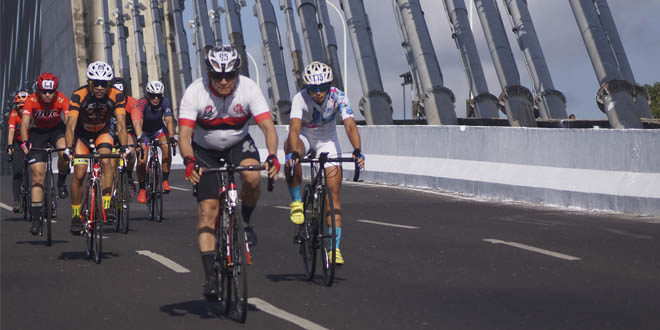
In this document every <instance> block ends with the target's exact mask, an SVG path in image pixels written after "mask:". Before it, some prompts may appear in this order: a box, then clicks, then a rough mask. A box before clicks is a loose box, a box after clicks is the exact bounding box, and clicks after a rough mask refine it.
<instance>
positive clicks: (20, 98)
mask: <svg viewBox="0 0 660 330" xmlns="http://www.w3.org/2000/svg"><path fill="white" fill-rule="evenodd" d="M29 95H30V94H28V92H26V91H19V92H18V93H16V96H14V103H16V104H19V103H25V101H27V98H28V96H29Z"/></svg>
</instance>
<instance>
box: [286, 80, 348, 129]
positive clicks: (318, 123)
mask: <svg viewBox="0 0 660 330" xmlns="http://www.w3.org/2000/svg"><path fill="white" fill-rule="evenodd" d="M337 113H339V114H341V120H342V121H343V120H346V119H348V118H353V110H352V109H351V105H350V104H349V103H348V98H347V97H346V94H344V92H342V91H341V90H339V89H337V88H335V87H330V90H329V91H328V96H327V97H326V98H325V101H324V102H323V104H321V105H319V104H318V103H316V102H315V101H314V100H313V99H312V97H311V96H310V95H309V93H307V90H302V91H300V92H298V94H296V96H294V97H293V101H292V102H291V114H290V115H289V117H290V118H291V119H293V118H298V119H301V120H302V128H301V132H300V134H301V135H304V136H306V137H312V138H314V139H316V140H332V139H335V138H336V137H337V129H336V126H337V125H336V124H335V116H336V115H337Z"/></svg>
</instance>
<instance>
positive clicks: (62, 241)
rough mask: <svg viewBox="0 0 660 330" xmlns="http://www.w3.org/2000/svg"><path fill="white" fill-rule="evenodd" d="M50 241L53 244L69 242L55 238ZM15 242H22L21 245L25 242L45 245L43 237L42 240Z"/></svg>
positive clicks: (19, 242)
mask: <svg viewBox="0 0 660 330" xmlns="http://www.w3.org/2000/svg"><path fill="white" fill-rule="evenodd" d="M51 242H52V243H53V244H61V243H69V241H65V240H55V239H54V240H52V241H51ZM16 244H22V245H25V244H29V245H46V240H45V239H44V240H37V241H18V242H16Z"/></svg>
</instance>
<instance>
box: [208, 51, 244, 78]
mask: <svg viewBox="0 0 660 330" xmlns="http://www.w3.org/2000/svg"><path fill="white" fill-rule="evenodd" d="M206 67H207V68H208V69H209V70H210V71H212V72H217V73H231V72H236V71H239V70H240V69H241V57H240V56H239V55H238V51H236V48H234V47H232V46H230V45H223V46H218V47H214V48H211V49H210V50H209V52H208V53H207V54H206Z"/></svg>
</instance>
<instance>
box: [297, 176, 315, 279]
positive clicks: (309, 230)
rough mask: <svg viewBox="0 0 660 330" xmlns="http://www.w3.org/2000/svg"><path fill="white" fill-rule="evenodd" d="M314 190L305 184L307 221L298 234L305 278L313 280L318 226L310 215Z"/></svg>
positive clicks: (304, 194) (304, 208) (304, 206)
mask: <svg viewBox="0 0 660 330" xmlns="http://www.w3.org/2000/svg"><path fill="white" fill-rule="evenodd" d="M313 195H314V194H313V190H312V186H311V185H309V184H308V185H305V190H304V191H303V196H302V199H303V214H304V215H305V221H304V222H303V223H302V224H301V225H299V226H298V235H299V238H300V255H301V257H302V261H303V266H304V268H305V279H306V280H308V281H311V280H312V279H314V273H315V272H316V231H315V228H316V226H315V225H314V224H315V222H314V220H313V219H312V217H310V216H308V212H311V209H312V205H313V203H314V200H313V197H314V196H313Z"/></svg>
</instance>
